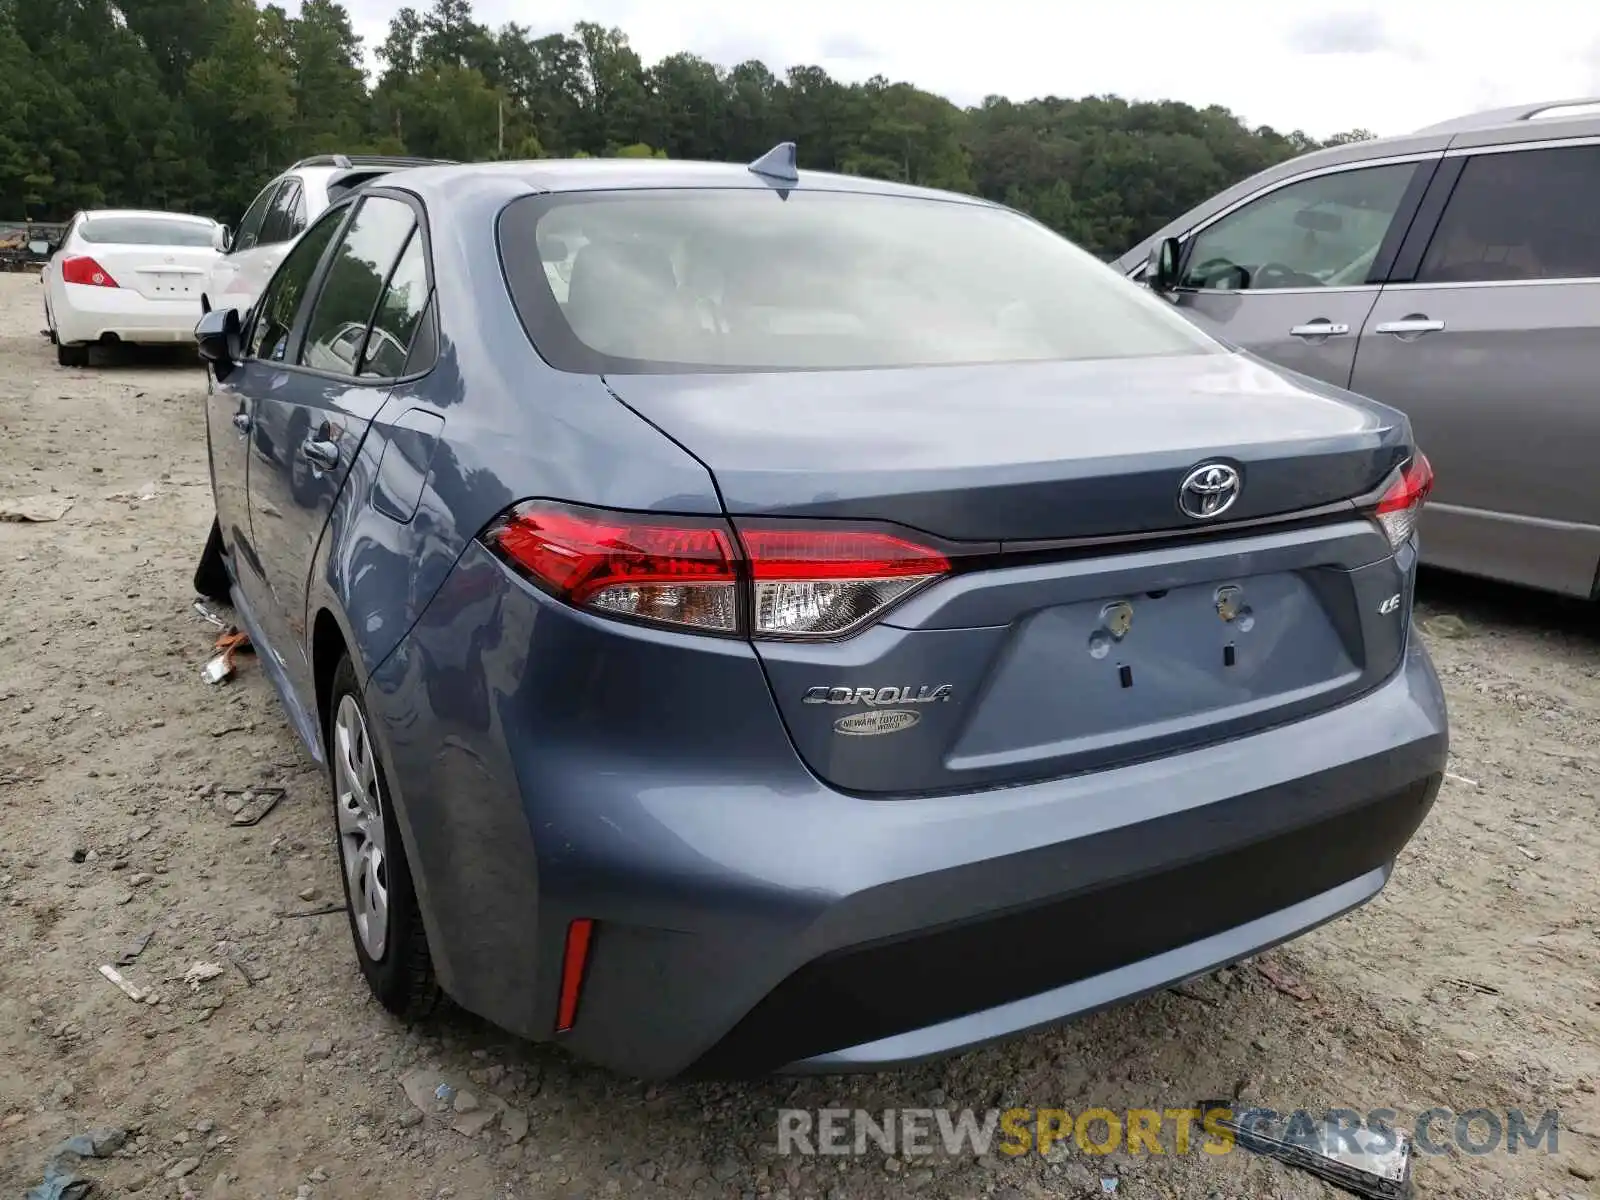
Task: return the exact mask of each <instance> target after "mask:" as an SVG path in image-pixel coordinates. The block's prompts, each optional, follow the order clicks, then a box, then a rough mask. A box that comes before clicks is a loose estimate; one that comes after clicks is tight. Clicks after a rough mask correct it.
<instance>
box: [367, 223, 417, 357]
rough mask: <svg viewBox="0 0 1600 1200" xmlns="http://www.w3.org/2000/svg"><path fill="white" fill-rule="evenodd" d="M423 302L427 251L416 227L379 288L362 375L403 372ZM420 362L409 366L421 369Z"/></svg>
mask: <svg viewBox="0 0 1600 1200" xmlns="http://www.w3.org/2000/svg"><path fill="white" fill-rule="evenodd" d="M427 303H428V264H427V254H426V250H425V248H424V246H423V241H422V232H421V231H420V230H416V231H414V232H413V233H412V235H411V240H410V241H409V242H407V243H406V249H405V253H403V254H402V255H401V256H400V261H399V262H398V263H396V264H395V268H394V273H393V274H392V275H391V276H390V277H389V284H388V286H387V287H386V288H384V290H383V301H382V303H380V304H379V305H378V312H377V315H376V316H375V317H374V318H373V321H372V336H371V337H370V338H368V339H367V352H366V355H365V356H364V359H363V361H362V364H361V374H362V375H368V376H372V377H374V378H378V379H393V378H395V377H396V376H399V375H404V374H406V373H407V370H408V368H407V366H406V354H407V352H408V351H409V350H410V348H411V339H412V336H413V335H414V334H415V333H416V331H417V323H418V322H419V321H420V320H421V319H422V310H423V308H424V307H425V306H426V305H427ZM423 365H424V364H422V363H420V362H419V363H415V364H413V365H412V366H411V368H410V369H411V370H421V369H422V368H423Z"/></svg>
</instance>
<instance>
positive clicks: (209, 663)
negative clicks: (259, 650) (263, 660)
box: [200, 628, 255, 683]
mask: <svg viewBox="0 0 1600 1200" xmlns="http://www.w3.org/2000/svg"><path fill="white" fill-rule="evenodd" d="M212 649H213V650H215V651H216V652H217V653H216V654H214V655H213V656H212V657H211V658H209V659H207V660H206V665H205V666H203V667H201V668H200V678H201V679H204V680H205V681H206V682H207V683H221V682H222V681H223V680H224V679H227V678H229V677H230V676H231V675H232V674H233V671H234V664H233V659H234V656H235V655H236V654H253V653H254V652H255V647H254V646H252V645H251V644H250V635H249V634H248V633H243V632H241V631H240V630H238V629H233V628H229V629H228V630H227V631H226V632H225V633H223V635H222V636H221V637H219V638H218V639H217V642H216V645H214V646H213V647H212Z"/></svg>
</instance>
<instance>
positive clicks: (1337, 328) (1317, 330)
mask: <svg viewBox="0 0 1600 1200" xmlns="http://www.w3.org/2000/svg"><path fill="white" fill-rule="evenodd" d="M1349 332H1350V326H1348V325H1346V324H1344V322H1342V321H1341V322H1339V323H1338V324H1334V323H1333V322H1332V321H1322V320H1318V321H1308V322H1306V324H1304V325H1291V326H1290V327H1289V336H1290V337H1297V338H1314V337H1338V336H1340V335H1342V334H1346V333H1349Z"/></svg>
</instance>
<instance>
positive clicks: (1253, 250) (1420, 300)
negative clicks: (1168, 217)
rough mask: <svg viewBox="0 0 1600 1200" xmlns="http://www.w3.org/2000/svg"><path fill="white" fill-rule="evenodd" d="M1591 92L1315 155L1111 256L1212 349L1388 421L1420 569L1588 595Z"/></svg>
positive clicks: (1599, 565)
mask: <svg viewBox="0 0 1600 1200" xmlns="http://www.w3.org/2000/svg"><path fill="white" fill-rule="evenodd" d="M1597 196H1600V100H1595V99H1588V100H1575V101H1561V102H1558V103H1545V104H1530V105H1523V106H1520V107H1516V108H1508V109H1497V110H1495V111H1493V112H1485V113H1479V114H1476V115H1473V116H1468V117H1462V118H1459V119H1457V120H1454V121H1449V122H1446V123H1444V124H1441V125H1435V126H1432V127H1430V128H1428V129H1424V130H1422V131H1420V132H1418V133H1415V134H1411V135H1408V136H1404V137H1391V138H1382V139H1378V140H1373V141H1366V142H1357V143H1352V144H1348V145H1342V146H1337V147H1334V148H1332V149H1328V150H1319V151H1317V152H1315V153H1312V154H1307V155H1304V156H1302V157H1300V158H1297V159H1294V160H1292V161H1290V162H1286V163H1281V164H1279V165H1278V166H1276V167H1272V168H1270V169H1269V170H1266V171H1263V172H1261V173H1260V174H1258V175H1255V176H1253V177H1252V178H1250V179H1247V180H1245V181H1244V182H1243V183H1240V184H1237V185H1236V186H1234V187H1232V188H1230V189H1228V190H1227V191H1225V192H1223V193H1221V194H1220V195H1217V196H1214V197H1213V198H1212V199H1210V200H1208V201H1207V202H1206V203H1204V204H1202V205H1200V206H1199V207H1198V208H1195V209H1193V210H1191V211H1190V212H1188V213H1185V214H1184V215H1183V216H1182V217H1180V218H1178V219H1177V220H1176V221H1173V222H1171V223H1170V224H1169V225H1167V226H1166V227H1165V228H1163V229H1161V230H1159V231H1157V232H1156V233H1155V234H1153V235H1152V236H1151V237H1149V238H1147V239H1146V240H1145V241H1144V242H1142V243H1140V244H1139V245H1138V246H1136V247H1134V248H1133V249H1132V250H1130V251H1128V253H1127V254H1125V255H1123V256H1122V257H1121V258H1119V259H1117V260H1115V265H1116V266H1117V267H1118V268H1119V269H1120V270H1122V271H1123V272H1124V273H1125V274H1127V275H1129V276H1132V277H1135V278H1142V279H1144V280H1145V282H1147V283H1149V284H1150V285H1151V286H1152V287H1153V288H1155V289H1156V290H1157V291H1158V292H1160V293H1162V294H1164V295H1166V296H1168V297H1169V298H1170V299H1171V300H1172V302H1173V303H1174V304H1176V305H1177V306H1178V307H1179V308H1180V309H1182V310H1183V311H1184V312H1185V313H1186V314H1187V315H1188V316H1189V317H1190V318H1191V319H1193V320H1194V321H1195V322H1196V323H1197V324H1199V325H1201V326H1202V327H1204V328H1205V329H1206V330H1208V331H1209V332H1211V333H1213V334H1215V335H1217V336H1218V337H1220V338H1222V339H1224V340H1225V341H1228V342H1231V343H1233V344H1234V345H1236V346H1239V347H1241V348H1243V349H1246V350H1249V351H1253V352H1255V353H1257V354H1259V355H1261V356H1262V357H1263V358H1267V359H1270V360H1272V361H1273V362H1276V363H1279V364H1281V365H1282V366H1285V367H1289V368H1292V369H1293V370H1296V371H1300V372H1303V373H1305V374H1306V375H1311V376H1315V377H1316V378H1318V379H1324V380H1327V381H1328V382H1330V383H1335V384H1338V385H1339V386H1341V387H1347V388H1350V389H1352V390H1354V391H1357V392H1361V393H1364V394H1366V395H1368V396H1371V397H1372V398H1373V399H1375V400H1379V401H1382V402H1383V403H1385V404H1390V405H1393V406H1394V407H1396V408H1399V409H1402V410H1404V411H1405V412H1406V413H1407V414H1408V415H1409V416H1410V417H1411V421H1412V424H1413V426H1414V427H1415V429H1416V433H1417V440H1418V442H1419V443H1420V444H1421V445H1423V446H1426V447H1427V450H1428V457H1429V459H1430V460H1431V461H1432V463H1433V466H1434V470H1435V471H1436V472H1437V478H1438V482H1437V486H1436V488H1435V491H1434V492H1433V495H1432V497H1431V499H1430V502H1429V505H1428V508H1427V510H1426V516H1425V517H1424V518H1423V526H1422V550H1423V559H1424V561H1425V562H1428V563H1431V564H1433V565H1436V566H1440V567H1446V568H1449V569H1451V570H1455V571H1462V572H1465V573H1468V574H1472V575H1479V576H1485V577H1488V578H1492V579H1501V580H1507V581H1509V582H1512V583H1518V584H1523V585H1526V586H1529V587H1534V588H1539V589H1542V590H1545V591H1550V592H1558V593H1562V594H1566V595H1572V596H1582V597H1591V598H1592V597H1597V594H1600V469H1597V467H1596V460H1597V457H1600V218H1597V217H1596V197H1597Z"/></svg>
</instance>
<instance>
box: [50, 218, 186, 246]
mask: <svg viewBox="0 0 1600 1200" xmlns="http://www.w3.org/2000/svg"><path fill="white" fill-rule="evenodd" d="M211 231H212V226H210V225H207V224H204V223H203V222H200V221H182V220H171V221H167V220H163V219H162V218H160V217H95V218H94V219H93V220H89V221H85V222H84V223H83V226H82V227H81V228H80V229H79V230H78V236H79V237H81V238H82V239H83V240H84V241H86V242H96V243H102V244H105V245H112V246H209V245H211Z"/></svg>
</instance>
